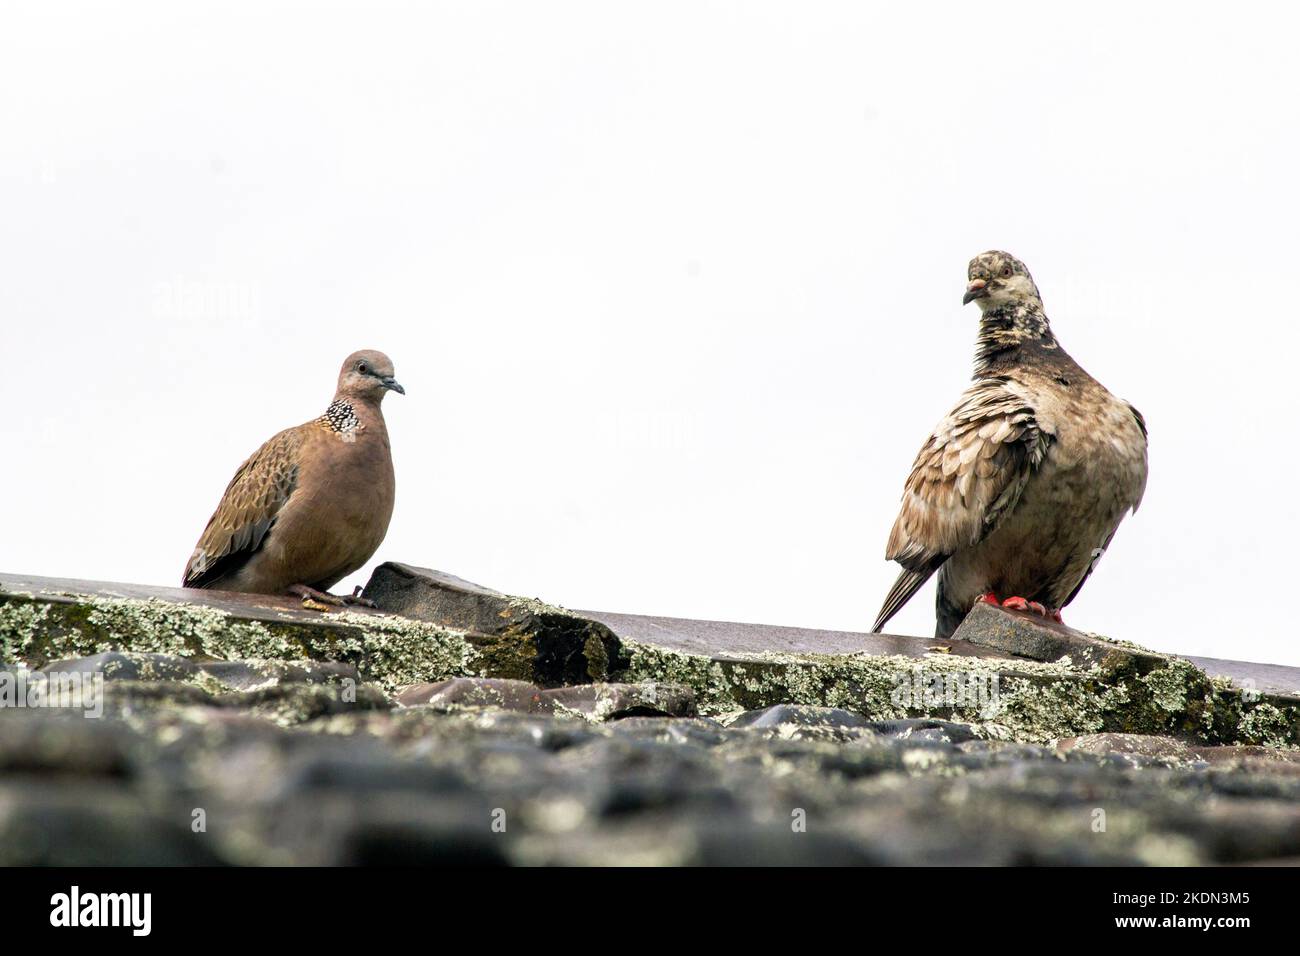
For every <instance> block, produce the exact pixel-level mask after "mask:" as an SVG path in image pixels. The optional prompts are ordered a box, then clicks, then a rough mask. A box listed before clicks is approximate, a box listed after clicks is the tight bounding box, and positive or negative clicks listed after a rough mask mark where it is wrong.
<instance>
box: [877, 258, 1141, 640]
mask: <svg viewBox="0 0 1300 956" xmlns="http://www.w3.org/2000/svg"><path fill="white" fill-rule="evenodd" d="M968 279H969V285H968V286H967V291H966V296H965V298H964V299H963V300H962V301H963V304H965V303H967V302H972V301H974V302H978V303H979V307H980V312H981V318H980V329H979V339H978V347H977V351H976V355H975V374H974V381H973V384H972V385H971V386H970V388H968V389H967V390H966V392H965V394H963V395H962V397H961V399H960V400H959V401H958V402H957V407H956V408H954V409H953V410H952V412H951V413H950V414H949V415H948V417H947V418H945V419H944V420H943V421H942V422H940V423H939V426H938V427H937V428H936V429H935V430H934V434H932V435H931V436H930V438H929V439H928V440H927V441H926V443H925V445H924V446H922V448H921V451H920V454H918V455H917V457H916V462H915V463H914V464H913V466H912V474H911V475H910V476H909V477H908V479H907V483H906V485H905V486H904V490H903V504H902V509H901V510H900V512H899V515H898V519H897V520H896V521H895V522H894V528H893V531H892V532H891V533H890V535H889V544H888V548H887V552H886V560H889V561H897V562H898V563H899V564H901V565H902V566H903V571H902V573H901V574H899V576H898V580H897V581H896V582H895V583H894V586H893V588H892V589H891V590H890V592H889V594H888V596H887V597H886V598H885V603H884V606H883V607H882V608H881V609H880V615H879V617H877V619H876V624H875V628H874V630H875V631H876V632H879V631H880V630H881V628H883V627H884V626H885V624H886V623H887V622H888V621H889V619H890V618H891V617H893V616H894V614H896V613H897V612H898V610H899V609H900V608H901V607H902V606H903V605H904V604H906V603H907V601H908V599H910V598H911V597H912V595H913V594H915V593H916V592H917V590H919V589H920V587H921V585H923V584H924V583H925V582H926V580H927V579H928V578H929V577H930V576H931V575H932V574H934V572H935V571H938V572H939V588H938V597H937V600H936V617H937V622H936V627H935V635H936V636H937V637H939V638H946V637H950V636H951V635H952V633H953V631H954V630H956V628H957V625H958V624H960V623H961V621H962V619H963V618H964V617H965V616H966V613H967V612H968V611H969V610H970V609H971V607H972V606H973V604H974V603H975V602H976V601H978V600H984V601H987V602H989V603H994V604H1001V605H1002V606H1005V607H1011V608H1016V609H1020V610H1030V611H1034V612H1037V613H1041V614H1044V615H1046V616H1050V617H1053V618H1054V619H1056V620H1060V611H1061V608H1063V607H1065V606H1066V605H1067V604H1069V603H1070V602H1071V601H1072V600H1074V598H1075V596H1076V595H1078V593H1079V590H1080V589H1081V588H1082V587H1083V582H1084V581H1085V580H1087V578H1088V575H1089V574H1091V573H1092V569H1093V567H1094V566H1095V565H1096V563H1097V560H1098V559H1099V558H1100V557H1101V555H1102V553H1103V552H1105V550H1106V548H1107V547H1109V545H1110V541H1111V538H1112V537H1114V535H1115V530H1116V528H1118V527H1119V523H1120V521H1121V520H1122V519H1123V518H1124V516H1125V514H1126V513H1127V512H1129V511H1130V510H1132V511H1136V510H1137V507H1138V504H1139V503H1140V502H1141V500H1142V492H1143V490H1144V489H1145V487H1146V480H1147V429H1146V423H1145V422H1144V421H1143V419H1142V416H1141V414H1139V413H1138V411H1137V409H1135V408H1134V407H1133V406H1132V405H1130V404H1128V403H1127V402H1125V401H1122V400H1121V399H1118V398H1116V397H1115V396H1114V395H1112V394H1111V393H1110V392H1108V391H1107V390H1106V389H1105V388H1104V387H1102V385H1101V383H1099V382H1098V381H1097V380H1096V379H1094V378H1093V377H1092V376H1091V375H1089V374H1088V373H1087V372H1085V371H1084V370H1083V369H1082V368H1080V367H1079V365H1078V363H1076V362H1075V361H1074V360H1073V359H1072V358H1070V356H1069V355H1068V354H1066V352H1065V350H1064V349H1063V348H1061V346H1060V344H1059V343H1058V342H1057V341H1056V337H1055V336H1054V335H1053V334H1052V330H1051V328H1050V326H1049V325H1048V321H1047V316H1046V315H1045V314H1044V312H1043V302H1042V298H1041V296H1040V295H1039V293H1038V288H1037V287H1036V286H1035V285H1034V280H1033V278H1032V277H1031V276H1030V275H1029V270H1028V269H1026V268H1025V266H1024V264H1023V263H1021V262H1020V261H1019V260H1017V259H1016V258H1014V257H1013V256H1010V255H1008V254H1007V253H1005V252H986V253H983V254H982V255H979V256H976V257H975V258H974V259H972V260H971V263H970V267H969V271H968Z"/></svg>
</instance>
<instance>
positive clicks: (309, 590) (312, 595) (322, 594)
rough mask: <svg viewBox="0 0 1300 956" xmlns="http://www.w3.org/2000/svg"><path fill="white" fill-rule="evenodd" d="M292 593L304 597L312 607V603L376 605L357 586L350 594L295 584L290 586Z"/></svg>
mask: <svg viewBox="0 0 1300 956" xmlns="http://www.w3.org/2000/svg"><path fill="white" fill-rule="evenodd" d="M289 593H290V594H295V595H297V596H298V597H300V598H302V603H303V604H304V605H305V606H307V607H311V606H312V605H321V604H325V605H328V606H329V607H351V606H354V605H357V606H360V607H374V606H375V602H374V601H372V600H370V599H369V598H363V597H361V588H359V587H358V588H357V589H356V590H355V591H353V592H352V593H351V594H349V595H343V596H340V595H337V594H330V593H329V592H328V591H318V590H316V588H313V587H308V586H307V585H305V584H295V585H293V586H292V587H291V588H289Z"/></svg>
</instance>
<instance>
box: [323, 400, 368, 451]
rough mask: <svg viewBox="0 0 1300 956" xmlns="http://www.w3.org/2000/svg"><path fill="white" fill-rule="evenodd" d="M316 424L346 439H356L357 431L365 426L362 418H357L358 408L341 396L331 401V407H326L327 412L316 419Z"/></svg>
mask: <svg viewBox="0 0 1300 956" xmlns="http://www.w3.org/2000/svg"><path fill="white" fill-rule="evenodd" d="M316 424H318V425H320V426H321V427H322V428H328V429H329V430H330V431H332V432H335V433H337V434H338V435H339V437H341V438H342V439H343V440H344V441H350V440H352V439H354V438H355V437H356V433H357V432H358V431H360V430H361V428H362V427H363V426H362V424H361V419H359V418H357V413H356V409H354V408H353V407H352V405H351V403H349V402H345V401H344V400H343V399H341V398H337V399H335V400H334V401H333V402H331V403H330V407H329V408H327V409H325V414H324V415H322V416H321V417H320V418H318V419H316Z"/></svg>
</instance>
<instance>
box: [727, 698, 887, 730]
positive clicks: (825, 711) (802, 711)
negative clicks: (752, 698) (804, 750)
mask: <svg viewBox="0 0 1300 956" xmlns="http://www.w3.org/2000/svg"><path fill="white" fill-rule="evenodd" d="M783 725H792V726H795V727H819V728H834V729H837V730H843V729H846V728H855V729H856V728H863V727H870V726H871V722H870V721H868V720H867V719H866V718H864V717H859V716H858V715H857V714H854V713H850V712H849V711H847V710H840V709H839V708H838V707H809V706H807V705H804V704H777V705H776V706H775V707H765V708H763V709H762V710H747V711H745V712H744V713H743V714H741V715H740V716H738V717H736V718H735V719H734V720H732V721H731V723H730V724H728V725H727V726H729V727H737V728H739V727H752V728H755V729H759V730H767V729H772V728H776V727H781V726H783Z"/></svg>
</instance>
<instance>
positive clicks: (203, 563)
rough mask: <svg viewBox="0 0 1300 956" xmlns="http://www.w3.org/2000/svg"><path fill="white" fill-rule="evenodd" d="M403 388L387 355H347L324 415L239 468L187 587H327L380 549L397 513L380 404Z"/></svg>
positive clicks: (315, 591)
mask: <svg viewBox="0 0 1300 956" xmlns="http://www.w3.org/2000/svg"><path fill="white" fill-rule="evenodd" d="M389 391H394V392H398V393H399V394H405V393H406V390H405V389H403V388H402V386H401V385H399V384H398V383H397V380H396V379H394V378H393V363H392V362H391V361H389V359H388V356H386V355H384V354H383V353H382V352H375V351H370V350H364V351H360V352H354V353H353V354H352V355H349V356H348V357H347V360H346V361H344V363H343V368H342V370H341V371H340V372H339V380H338V390H337V391H336V392H335V393H334V400H333V401H332V402H331V403H330V405H329V408H327V409H326V410H325V413H324V414H323V415H321V416H320V417H319V418H316V419H314V420H312V421H309V422H307V423H306V424H303V425H298V426H297V427H295V428H288V429H285V430H284V431H282V432H280V433H279V434H278V435H276V436H275V437H274V438H272V439H271V440H270V441H268V442H267V443H266V444H264V445H263V446H262V447H261V448H259V449H258V450H257V451H256V452H254V453H253V455H252V457H250V458H249V459H248V460H247V461H246V462H244V463H243V464H242V465H240V466H239V470H238V471H237V472H235V477H234V478H232V479H231V481H230V484H229V485H228V486H227V487H226V493H225V494H224V495H223V496H222V498H221V504H219V505H217V510H216V511H215V512H214V513H213V515H212V518H211V519H210V520H209V521H208V526H207V527H206V528H204V529H203V534H202V535H201V536H200V537H199V541H198V544H197V545H196V546H195V548H194V553H193V555H191V557H190V560H189V563H188V564H187V565H186V566H185V576H184V579H183V580H182V584H183V585H184V586H185V587H188V588H216V589H219V590H225V591H245V592H252V593H257V594H284V593H294V594H299V595H301V596H303V597H304V599H307V598H312V599H315V600H317V601H324V602H327V603H330V604H337V603H340V602H341V601H351V600H352V599H350V598H342V599H341V598H336V597H334V596H333V595H330V594H329V593H328V591H329V588H330V587H332V586H333V585H334V584H335V583H337V582H338V581H339V580H341V579H342V578H344V577H346V576H347V575H349V574H351V573H352V572H353V571H355V570H356V569H357V568H359V567H361V566H362V565H363V564H365V563H366V561H368V560H369V559H370V556H371V555H372V554H374V553H375V550H376V549H377V548H378V547H379V544H380V542H381V541H383V540H384V534H385V533H386V532H387V530H388V520H389V518H391V517H392V514H393V459H392V454H391V450H390V448H389V443H388V429H387V428H386V427H385V426H384V416H383V412H382V411H381V409H380V403H381V402H382V401H383V398H384V395H385V394H387V393H388V392H389Z"/></svg>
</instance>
